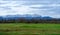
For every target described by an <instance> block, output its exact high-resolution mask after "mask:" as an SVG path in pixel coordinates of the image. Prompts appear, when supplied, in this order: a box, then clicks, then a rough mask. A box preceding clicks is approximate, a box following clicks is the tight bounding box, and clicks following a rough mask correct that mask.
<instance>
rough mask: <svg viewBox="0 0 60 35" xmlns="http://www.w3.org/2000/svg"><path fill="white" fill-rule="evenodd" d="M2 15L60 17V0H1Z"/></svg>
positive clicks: (0, 11) (0, 9) (0, 10)
mask: <svg viewBox="0 0 60 35" xmlns="http://www.w3.org/2000/svg"><path fill="white" fill-rule="evenodd" d="M0 13H1V14H0V16H5V15H16V14H23V15H24V14H38V15H42V16H51V17H56V18H60V17H59V16H60V0H0Z"/></svg>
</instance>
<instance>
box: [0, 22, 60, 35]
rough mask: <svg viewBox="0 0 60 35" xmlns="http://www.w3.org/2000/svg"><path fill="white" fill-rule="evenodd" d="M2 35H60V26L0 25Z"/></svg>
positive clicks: (0, 34)
mask: <svg viewBox="0 0 60 35" xmlns="http://www.w3.org/2000/svg"><path fill="white" fill-rule="evenodd" d="M0 35H60V24H32V23H31V24H22V23H21V24H20V23H16V24H12V23H11V24H0Z"/></svg>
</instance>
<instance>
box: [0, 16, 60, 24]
mask: <svg viewBox="0 0 60 35" xmlns="http://www.w3.org/2000/svg"><path fill="white" fill-rule="evenodd" d="M0 23H60V19H55V18H51V19H41V18H31V19H26V18H24V17H21V18H17V19H1V18H0Z"/></svg>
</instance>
